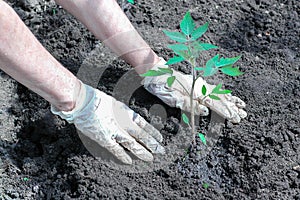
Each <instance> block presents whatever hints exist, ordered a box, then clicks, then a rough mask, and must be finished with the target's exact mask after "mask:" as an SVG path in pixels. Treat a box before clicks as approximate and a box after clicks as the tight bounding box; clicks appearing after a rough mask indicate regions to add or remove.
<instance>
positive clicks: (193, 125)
mask: <svg viewBox="0 0 300 200" xmlns="http://www.w3.org/2000/svg"><path fill="white" fill-rule="evenodd" d="M194 68H195V61H194V62H193V63H192V75H193V84H192V89H191V93H190V104H191V126H192V134H193V146H196V128H195V109H194V88H195V82H196V71H195V70H194Z"/></svg>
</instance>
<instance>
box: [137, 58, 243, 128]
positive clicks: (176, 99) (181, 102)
mask: <svg viewBox="0 0 300 200" xmlns="http://www.w3.org/2000/svg"><path fill="white" fill-rule="evenodd" d="M165 63H166V61H165V60H164V59H163V58H161V60H160V62H159V63H157V64H156V65H155V66H154V67H153V68H152V69H153V70H156V69H158V67H160V68H166V67H168V66H167V65H165ZM173 76H176V80H178V81H179V82H180V83H181V84H182V85H183V86H184V87H185V88H186V89H187V90H188V91H189V92H190V91H191V87H192V82H193V77H192V76H191V75H187V74H183V73H180V72H177V71H175V70H174V72H173ZM168 77H169V76H168V75H162V76H152V77H149V76H148V77H145V79H144V80H143V84H144V87H145V89H146V90H148V91H149V92H150V93H152V94H153V95H156V96H157V97H158V98H160V99H161V100H162V101H163V102H165V103H166V104H167V105H169V106H171V107H177V108H180V109H182V110H185V111H188V112H189V111H190V107H191V105H190V97H189V95H188V94H187V92H186V91H185V90H184V89H183V87H182V85H180V84H179V82H178V81H175V82H174V83H173V85H172V87H168V85H167V84H166V83H167V78H168ZM203 84H205V86H206V88H207V93H210V92H211V91H212V89H213V88H214V85H210V84H208V83H206V81H204V80H203V79H202V78H198V79H197V81H196V83H195V89H194V103H193V104H194V110H195V114H196V115H202V116H206V115H208V114H209V112H208V109H207V107H209V108H210V109H211V110H213V111H215V112H216V113H218V114H219V115H220V116H222V117H224V118H226V119H228V120H229V121H231V122H233V123H239V122H240V121H241V119H242V118H245V117H246V116H247V113H246V112H245V111H244V110H243V108H245V106H246V104H245V102H244V101H242V100H241V99H240V98H238V97H236V96H232V95H231V94H226V95H223V94H221V95H218V97H220V98H221V100H212V99H210V98H205V99H203V97H204V96H203V95H202V92H201V88H202V86H203Z"/></svg>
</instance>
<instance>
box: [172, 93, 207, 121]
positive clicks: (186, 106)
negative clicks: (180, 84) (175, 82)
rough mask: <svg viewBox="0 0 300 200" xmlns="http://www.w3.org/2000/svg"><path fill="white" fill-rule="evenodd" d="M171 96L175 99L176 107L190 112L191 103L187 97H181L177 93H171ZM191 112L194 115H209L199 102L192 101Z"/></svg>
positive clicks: (181, 95) (180, 94)
mask: <svg viewBox="0 0 300 200" xmlns="http://www.w3.org/2000/svg"><path fill="white" fill-rule="evenodd" d="M172 93H173V95H174V96H175V97H176V98H175V100H176V107H177V108H180V109H181V110H184V111H187V112H191V101H190V97H189V96H187V95H183V94H182V93H180V92H178V91H173V92H172ZM193 110H194V112H195V115H200V116H207V115H208V114H209V110H208V108H207V107H206V106H204V105H202V104H200V102H199V101H197V100H193Z"/></svg>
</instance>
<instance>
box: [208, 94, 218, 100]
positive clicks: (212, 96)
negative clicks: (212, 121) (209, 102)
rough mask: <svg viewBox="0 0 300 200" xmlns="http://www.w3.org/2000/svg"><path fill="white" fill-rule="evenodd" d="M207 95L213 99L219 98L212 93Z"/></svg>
mask: <svg viewBox="0 0 300 200" xmlns="http://www.w3.org/2000/svg"><path fill="white" fill-rule="evenodd" d="M208 96H209V98H211V99H214V100H221V99H220V97H218V96H216V95H213V94H210V95H208Z"/></svg>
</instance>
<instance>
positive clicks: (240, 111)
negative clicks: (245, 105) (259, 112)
mask: <svg viewBox="0 0 300 200" xmlns="http://www.w3.org/2000/svg"><path fill="white" fill-rule="evenodd" d="M239 116H240V117H241V118H242V119H244V118H246V117H247V113H246V111H244V110H243V109H239Z"/></svg>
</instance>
